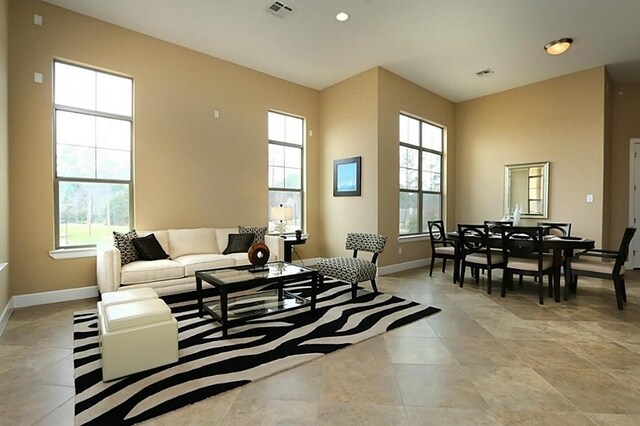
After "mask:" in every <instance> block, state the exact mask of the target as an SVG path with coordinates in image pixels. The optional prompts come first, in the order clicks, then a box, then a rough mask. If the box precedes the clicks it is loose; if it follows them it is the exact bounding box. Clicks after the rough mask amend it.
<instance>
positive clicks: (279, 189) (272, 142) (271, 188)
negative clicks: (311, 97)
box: [267, 110, 307, 235]
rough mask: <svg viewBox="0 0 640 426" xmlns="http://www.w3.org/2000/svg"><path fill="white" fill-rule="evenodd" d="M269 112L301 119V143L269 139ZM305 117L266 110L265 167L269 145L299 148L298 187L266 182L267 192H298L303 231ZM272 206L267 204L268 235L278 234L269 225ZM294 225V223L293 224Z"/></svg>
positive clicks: (288, 233)
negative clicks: (293, 187)
mask: <svg viewBox="0 0 640 426" xmlns="http://www.w3.org/2000/svg"><path fill="white" fill-rule="evenodd" d="M269 113H272V114H279V115H282V116H285V117H292V118H295V119H298V120H301V121H302V134H301V143H300V144H296V143H292V142H285V141H279V140H274V139H270V138H269V127H268V126H269ZM306 124H307V123H306V119H305V118H304V117H301V116H298V115H294V114H289V113H286V112H281V111H276V110H268V111H267V169H268V168H269V167H270V163H269V153H268V152H269V147H270V146H271V145H276V146H282V147H284V148H295V149H299V150H300V189H291V188H286V187H275V186H271V182H270V181H269V182H267V187H268V194H269V195H270V194H271V192H291V193H296V194H300V217H299V229H300V230H302V231H303V232H304V229H305V221H304V212H305V191H304V188H305V167H304V165H305V161H304V159H305V157H304V155H305V145H306V137H305V135H306V131H305V129H306ZM267 180H269V179H268V171H267ZM269 195H268V196H267V203H268V202H269V199H270V196H269ZM272 207H275V206H271V205H268V206H267V208H268V212H269V213H268V217H269V228H268V233H269V235H277V234H279V232H278V231H276V229H275V228H273V227H271V214H270V211H271V210H270V209H271V208H272ZM294 226H295V225H294ZM294 232H295V229H294V230H287V232H285V235H292V234H294Z"/></svg>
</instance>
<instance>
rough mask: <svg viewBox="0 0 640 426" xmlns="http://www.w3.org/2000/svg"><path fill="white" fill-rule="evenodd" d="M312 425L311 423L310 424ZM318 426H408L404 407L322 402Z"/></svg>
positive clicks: (319, 408)
mask: <svg viewBox="0 0 640 426" xmlns="http://www.w3.org/2000/svg"><path fill="white" fill-rule="evenodd" d="M309 424H311V422H310V423H309ZM315 424H316V425H322V426H324V425H327V426H328V425H335V426H342V425H365V424H366V425H372V426H373V425H380V426H383V425H399V426H401V425H407V424H409V423H408V421H407V415H406V413H405V409H404V407H402V406H387V405H378V404H367V403H344V402H321V403H320V404H319V405H318V420H317V421H316V423H315Z"/></svg>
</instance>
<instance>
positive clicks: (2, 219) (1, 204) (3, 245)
mask: <svg viewBox="0 0 640 426" xmlns="http://www.w3.org/2000/svg"><path fill="white" fill-rule="evenodd" d="M8 9H9V2H8V0H1V1H0V264H2V263H7V262H8V261H9V131H8V127H9V117H8V115H9V107H8V98H9V95H8V90H7V71H8V70H7V68H8V56H9V53H8V39H9V30H8V27H9V21H8ZM1 267H2V266H0V268H1ZM10 297H11V293H10V292H9V269H8V268H4V269H3V270H1V271H0V313H2V311H3V310H4V308H5V306H6V305H7V302H8V301H9V298H10Z"/></svg>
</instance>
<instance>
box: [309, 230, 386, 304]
mask: <svg viewBox="0 0 640 426" xmlns="http://www.w3.org/2000/svg"><path fill="white" fill-rule="evenodd" d="M386 243H387V237H384V236H382V235H376V234H360V233H352V232H350V233H348V234H347V241H346V243H345V248H346V249H347V250H353V257H332V258H329V259H322V260H321V261H319V262H318V274H319V276H320V286H322V283H323V281H324V277H325V276H328V277H332V278H336V279H338V280H341V281H346V282H348V283H350V284H351V300H353V301H355V300H356V294H357V291H358V283H360V282H363V281H371V287H373V291H375V292H378V288H377V287H376V274H377V272H378V268H377V266H376V261H377V260H378V255H379V254H380V253H382V251H383V250H384V246H385V244H386ZM359 251H366V252H369V253H373V255H372V257H371V260H370V261H369V260H366V259H361V258H359V257H358V252H359Z"/></svg>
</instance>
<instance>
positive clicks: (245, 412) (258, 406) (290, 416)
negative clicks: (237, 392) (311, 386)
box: [222, 398, 318, 426]
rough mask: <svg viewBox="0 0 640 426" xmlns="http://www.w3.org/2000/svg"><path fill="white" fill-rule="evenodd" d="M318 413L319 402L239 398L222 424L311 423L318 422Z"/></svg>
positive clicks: (239, 425)
mask: <svg viewBox="0 0 640 426" xmlns="http://www.w3.org/2000/svg"><path fill="white" fill-rule="evenodd" d="M317 413H318V403H317V402H309V401H282V400H278V399H272V400H266V399H242V398H238V399H237V400H236V401H235V402H234V403H233V405H232V406H231V409H230V410H229V413H228V414H227V416H226V417H225V418H224V420H223V423H222V424H225V425H238V426H241V425H247V426H254V425H276V424H277V425H309V424H313V423H315V422H316V418H317Z"/></svg>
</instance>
